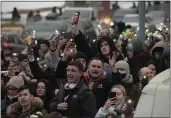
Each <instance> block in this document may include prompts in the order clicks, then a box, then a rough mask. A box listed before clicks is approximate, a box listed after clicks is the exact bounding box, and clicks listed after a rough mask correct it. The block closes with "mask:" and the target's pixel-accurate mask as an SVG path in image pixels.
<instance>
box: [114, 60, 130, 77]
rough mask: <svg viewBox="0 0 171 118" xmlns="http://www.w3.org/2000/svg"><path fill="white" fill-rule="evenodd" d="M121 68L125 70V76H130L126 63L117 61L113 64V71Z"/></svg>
mask: <svg viewBox="0 0 171 118" xmlns="http://www.w3.org/2000/svg"><path fill="white" fill-rule="evenodd" d="M119 68H123V69H125V70H126V72H127V74H130V69H129V64H128V63H127V62H126V61H118V62H117V63H116V64H115V69H116V70H117V69H119Z"/></svg>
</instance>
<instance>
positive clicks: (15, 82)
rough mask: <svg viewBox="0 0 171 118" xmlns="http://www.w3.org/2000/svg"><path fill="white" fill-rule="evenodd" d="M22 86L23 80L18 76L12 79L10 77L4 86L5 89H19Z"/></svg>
mask: <svg viewBox="0 0 171 118" xmlns="http://www.w3.org/2000/svg"><path fill="white" fill-rule="evenodd" d="M23 85H24V80H23V78H21V77H20V76H14V77H12V78H11V79H10V80H9V81H8V83H7V85H6V87H8V86H14V87H15V88H17V89H18V88H20V87H21V86H23Z"/></svg>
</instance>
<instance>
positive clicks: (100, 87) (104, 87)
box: [92, 76, 113, 109]
mask: <svg viewBox="0 0 171 118" xmlns="http://www.w3.org/2000/svg"><path fill="white" fill-rule="evenodd" d="M112 85H113V84H112V83H111V81H109V80H108V79H107V77H106V76H102V77H101V78H99V79H98V81H97V82H95V85H94V86H93V89H92V92H93V93H94V95H95V97H96V106H97V109H99V108H100V107H102V106H104V104H105V102H106V100H107V98H108V94H109V91H110V89H111V87H112Z"/></svg>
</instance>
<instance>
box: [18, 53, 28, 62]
mask: <svg viewBox="0 0 171 118" xmlns="http://www.w3.org/2000/svg"><path fill="white" fill-rule="evenodd" d="M25 59H28V57H27V55H25V54H19V56H18V61H20V62H21V61H23V60H25Z"/></svg>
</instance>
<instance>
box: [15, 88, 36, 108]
mask: <svg viewBox="0 0 171 118" xmlns="http://www.w3.org/2000/svg"><path fill="white" fill-rule="evenodd" d="M32 98H33V96H32V95H31V94H30V92H29V90H28V89H25V90H23V91H21V92H19V93H18V101H19V103H20V104H21V105H22V106H27V105H29V104H31V100H32Z"/></svg>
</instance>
